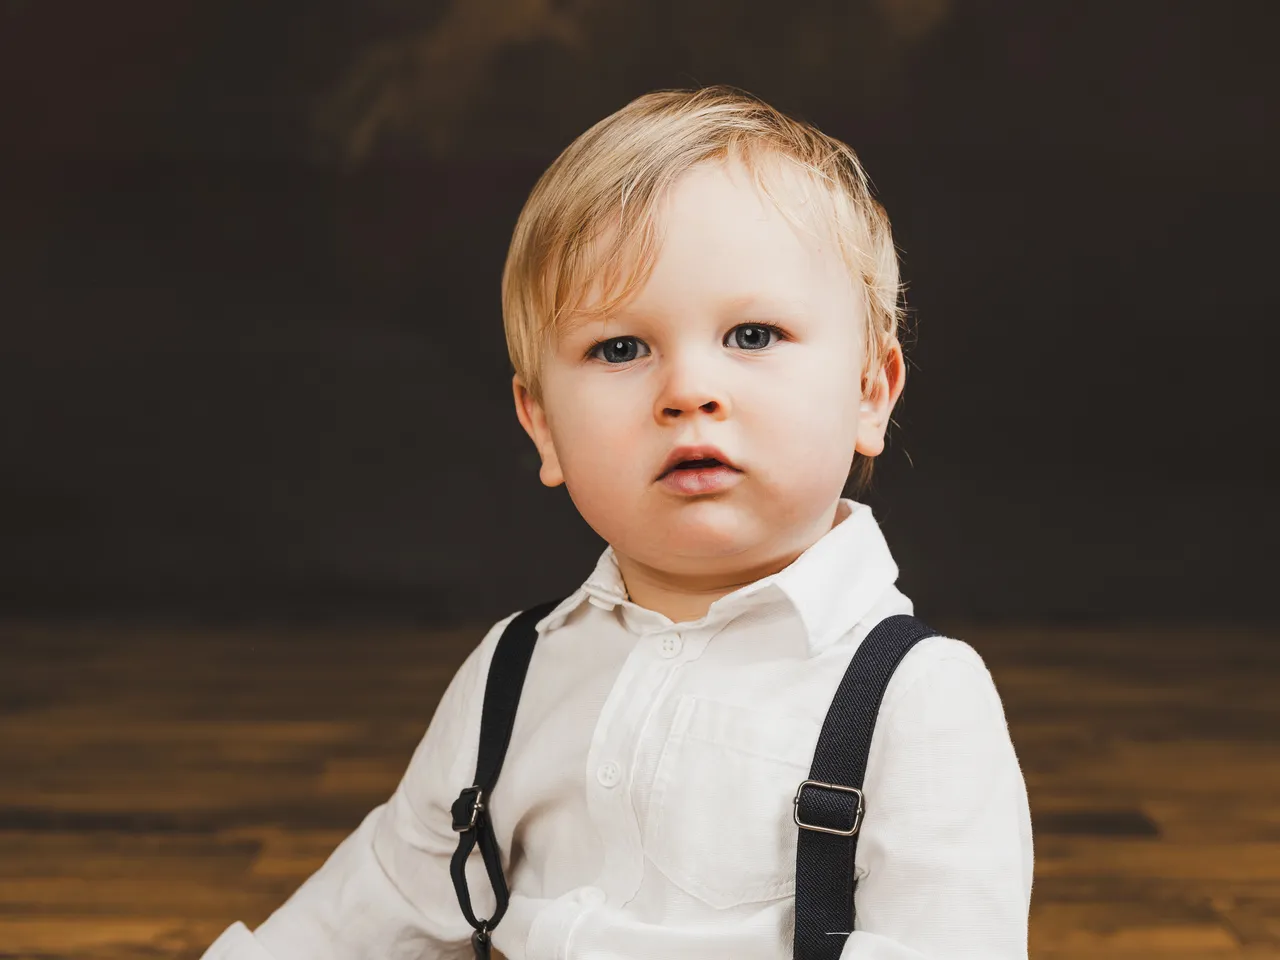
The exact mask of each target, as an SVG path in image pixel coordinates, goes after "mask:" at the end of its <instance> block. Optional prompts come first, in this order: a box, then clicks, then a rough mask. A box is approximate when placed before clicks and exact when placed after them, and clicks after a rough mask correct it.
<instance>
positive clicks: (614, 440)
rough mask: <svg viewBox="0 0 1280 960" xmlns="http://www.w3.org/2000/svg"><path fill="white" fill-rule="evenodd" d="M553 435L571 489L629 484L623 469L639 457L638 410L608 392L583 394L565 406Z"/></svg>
mask: <svg viewBox="0 0 1280 960" xmlns="http://www.w3.org/2000/svg"><path fill="white" fill-rule="evenodd" d="M552 434H553V436H554V438H555V443H556V451H557V453H558V455H559V459H560V466H561V469H562V470H564V474H565V482H566V484H569V485H571V486H572V485H575V484H576V485H577V486H580V487H586V486H594V485H596V484H599V483H607V484H610V485H613V486H617V485H620V484H622V483H624V482H625V481H626V473H625V472H624V470H623V469H622V468H623V467H624V466H626V465H627V464H629V463H630V462H631V461H633V460H634V459H635V458H636V457H637V450H638V447H637V438H638V436H639V433H638V429H637V422H636V413H635V410H634V409H633V407H632V406H631V405H628V404H625V403H624V402H622V400H621V399H620V398H619V397H617V396H616V395H613V394H610V393H609V392H608V391H596V392H595V395H587V394H586V393H585V392H584V393H580V394H578V395H577V397H576V401H575V402H574V403H572V404H566V405H564V406H562V407H561V409H560V411H559V415H558V416H557V418H556V420H555V423H554V424H553V427H552Z"/></svg>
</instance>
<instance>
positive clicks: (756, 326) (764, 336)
mask: <svg viewBox="0 0 1280 960" xmlns="http://www.w3.org/2000/svg"><path fill="white" fill-rule="evenodd" d="M744 330H745V331H747V332H748V334H749V335H748V336H743V331H744ZM733 332H734V333H736V334H737V342H738V346H740V347H741V348H742V349H743V350H763V349H764V348H765V347H767V346H769V345H770V344H772V343H773V342H774V341H775V340H780V339H782V330H781V328H779V327H776V326H774V325H773V324H772V323H744V324H742V325H741V326H737V327H734V328H733Z"/></svg>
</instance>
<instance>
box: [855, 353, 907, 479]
mask: <svg viewBox="0 0 1280 960" xmlns="http://www.w3.org/2000/svg"><path fill="white" fill-rule="evenodd" d="M906 379H907V365H906V361H905V360H904V359H903V356H902V344H900V343H899V342H898V338H897V337H894V338H893V340H892V341H890V342H889V344H888V345H887V346H886V347H885V349H884V352H883V363H882V364H881V366H880V369H879V370H876V371H873V372H872V373H870V374H868V375H867V376H866V377H864V378H863V385H862V403H861V405H860V406H859V408H858V442H857V444H856V445H855V447H854V449H855V450H856V451H857V452H858V453H860V454H862V455H863V456H864V457H878V456H880V454H881V453H883V452H884V434H885V430H887V429H888V427H889V417H890V415H891V414H892V413H893V405H894V404H895V403H897V402H898V397H900V396H901V395H902V388H903V386H905V384H906Z"/></svg>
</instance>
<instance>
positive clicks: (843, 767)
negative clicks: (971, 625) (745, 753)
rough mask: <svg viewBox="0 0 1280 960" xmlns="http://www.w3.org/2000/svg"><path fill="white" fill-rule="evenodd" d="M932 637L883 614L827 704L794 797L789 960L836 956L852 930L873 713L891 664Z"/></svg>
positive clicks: (912, 622)
mask: <svg viewBox="0 0 1280 960" xmlns="http://www.w3.org/2000/svg"><path fill="white" fill-rule="evenodd" d="M936 635H937V631H936V630H933V629H931V628H930V627H928V626H926V625H925V624H924V623H922V622H921V621H919V620H917V619H916V618H915V617H911V616H907V615H905V614H901V615H896V616H892V617H886V618H885V619H884V620H882V621H880V623H878V624H877V625H876V626H875V628H874V629H873V630H872V631H871V632H870V633H869V634H868V635H867V636H866V638H865V639H863V641H862V643H861V644H860V645H859V646H858V649H857V651H856V652H855V653H854V655H853V659H852V660H851V661H850V663H849V668H848V669H847V670H846V671H845V675H844V679H843V680H841V681H840V687H839V689H838V690H837V691H836V695H835V697H834V698H833V699H832V701H831V707H830V709H829V710H828V711H827V718H826V720H825V721H824V722H823V724H822V733H821V734H819V736H818V745H817V748H816V749H815V751H814V754H813V765H812V766H811V767H810V769H809V779H808V780H806V781H805V782H804V783H802V784H801V785H800V788H799V790H797V791H796V797H795V821H796V824H797V825H798V826H799V827H800V831H799V840H798V842H797V844H796V902H795V916H796V929H795V950H794V953H793V956H794V958H795V960H839V957H840V953H841V951H842V950H843V949H844V942H845V939H846V938H847V937H848V935H849V934H850V933H851V932H852V931H853V928H854V909H853V894H854V888H855V887H856V886H857V879H856V878H855V876H854V872H853V871H854V854H855V853H856V851H857V848H858V831H859V829H860V828H861V826H862V818H863V816H864V814H865V811H866V800H865V798H864V797H863V794H862V782H863V778H864V777H865V776H866V772H867V754H868V753H870V751H871V733H872V731H873V730H874V729H875V723H876V715H877V714H878V713H879V711H880V701H881V700H882V699H883V697H884V691H885V687H886V686H888V683H889V678H890V677H892V676H893V671H894V670H895V669H897V666H898V663H899V662H900V661H901V660H902V658H903V657H904V656H906V654H907V651H909V650H910V649H911V648H912V647H913V646H914V645H915V644H916V643H918V642H919V641H921V640H923V639H925V638H926V637H932V636H936Z"/></svg>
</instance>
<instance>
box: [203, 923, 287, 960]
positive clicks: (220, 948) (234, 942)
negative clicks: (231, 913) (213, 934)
mask: <svg viewBox="0 0 1280 960" xmlns="http://www.w3.org/2000/svg"><path fill="white" fill-rule="evenodd" d="M200 960H275V957H273V956H272V955H271V954H269V953H268V952H267V949H266V947H264V946H263V945H262V944H260V943H259V942H258V941H257V938H255V937H254V935H253V934H252V933H250V932H249V928H248V927H246V926H245V925H244V924H243V923H241V922H239V921H236V922H235V923H233V924H232V925H231V926H229V927H227V929H225V930H223V931H222V936H220V937H218V939H217V940H215V941H213V943H211V944H210V945H209V949H208V950H206V951H205V952H204V956H202V957H201V958H200Z"/></svg>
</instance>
